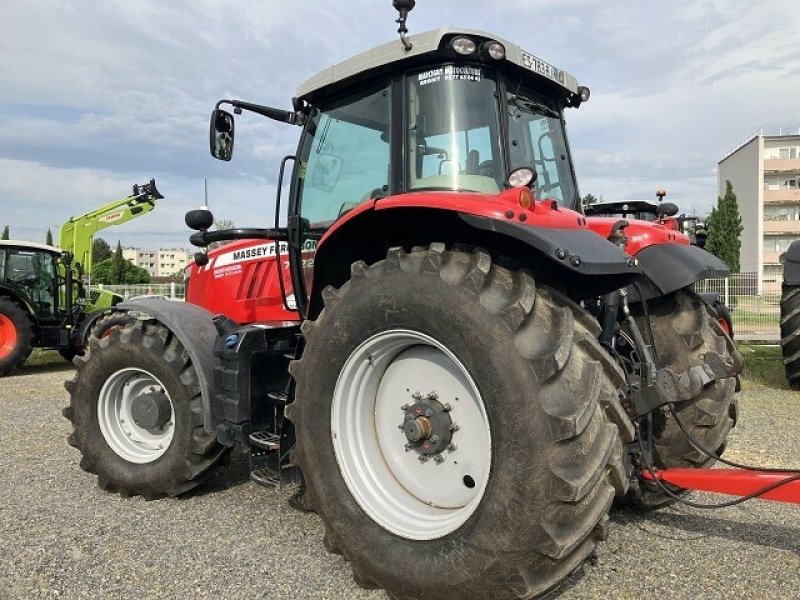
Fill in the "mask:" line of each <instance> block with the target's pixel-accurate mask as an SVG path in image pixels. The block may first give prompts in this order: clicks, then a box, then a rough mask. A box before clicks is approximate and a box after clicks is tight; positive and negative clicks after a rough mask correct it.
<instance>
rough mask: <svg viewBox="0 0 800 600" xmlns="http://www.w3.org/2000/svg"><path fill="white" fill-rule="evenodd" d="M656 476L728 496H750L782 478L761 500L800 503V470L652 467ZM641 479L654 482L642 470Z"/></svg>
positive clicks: (647, 472) (687, 488)
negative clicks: (654, 468)
mask: <svg viewBox="0 0 800 600" xmlns="http://www.w3.org/2000/svg"><path fill="white" fill-rule="evenodd" d="M654 473H655V475H656V477H657V478H658V479H659V481H662V482H663V483H668V484H670V485H674V486H676V487H679V488H682V489H684V490H698V491H703V492H716V493H717V494H727V495H729V496H749V495H750V494H753V493H755V492H758V490H762V489H764V488H766V487H769V486H771V485H775V484H777V483H780V482H782V481H786V483H784V484H782V485H779V486H777V487H775V488H773V489H771V490H769V491H768V492H764V493H763V494H759V495H758V496H757V498H760V499H762V500H774V501H776V502H792V503H794V504H800V471H795V472H775V471H751V470H745V469H661V470H654ZM641 477H642V479H645V480H648V481H653V479H654V478H653V476H652V475H651V474H650V472H649V471H648V470H647V469H645V470H643V471H642V473H641Z"/></svg>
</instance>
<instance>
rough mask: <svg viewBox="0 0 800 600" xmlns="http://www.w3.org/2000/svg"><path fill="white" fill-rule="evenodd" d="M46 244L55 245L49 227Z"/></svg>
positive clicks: (45, 239)
mask: <svg viewBox="0 0 800 600" xmlns="http://www.w3.org/2000/svg"><path fill="white" fill-rule="evenodd" d="M44 243H45V244H47V245H48V246H52V245H53V232H52V231H50V228H49V227H48V228H47V236H46V237H45V238H44Z"/></svg>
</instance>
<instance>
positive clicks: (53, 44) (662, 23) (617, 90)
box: [0, 0, 800, 248]
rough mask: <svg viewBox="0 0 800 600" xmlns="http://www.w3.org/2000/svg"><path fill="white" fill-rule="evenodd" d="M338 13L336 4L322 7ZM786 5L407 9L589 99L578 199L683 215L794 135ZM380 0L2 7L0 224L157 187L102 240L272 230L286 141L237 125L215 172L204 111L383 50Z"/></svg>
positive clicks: (499, 3)
mask: <svg viewBox="0 0 800 600" xmlns="http://www.w3.org/2000/svg"><path fill="white" fill-rule="evenodd" d="M334 7H337V8H334ZM797 14H798V11H797V5H796V0H767V1H764V2H758V3H753V2H749V1H739V0H725V1H723V0H705V1H695V2H691V3H688V2H672V3H654V2H641V1H638V2H633V1H625V0H620V1H617V2H607V1H599V0H558V1H556V0H539V1H532V0H528V1H523V0H495V1H494V2H492V3H488V2H486V1H485V0H484V1H480V2H479V1H472V0H436V1H434V0H419V1H418V2H417V7H416V8H415V10H414V11H413V12H412V13H411V16H410V18H409V28H410V30H411V34H412V36H413V33H414V32H421V31H424V30H428V29H433V28H435V27H439V26H445V25H447V26H464V27H470V28H477V29H485V30H488V31H491V32H495V33H496V34H497V35H499V36H501V37H504V38H506V39H509V40H512V41H515V42H517V43H519V44H520V45H521V46H523V47H524V48H526V49H527V50H529V51H530V52H532V53H533V54H536V55H538V56H540V57H541V58H543V59H545V60H547V61H549V62H551V63H553V64H555V65H557V66H559V67H561V68H564V69H566V70H568V71H570V72H571V73H573V74H574V75H576V76H577V78H578V80H579V81H580V82H581V83H583V84H586V85H588V86H589V87H590V88H591V89H592V98H591V100H590V101H589V102H588V103H587V104H585V105H583V106H582V107H581V108H580V110H578V111H570V112H569V113H568V126H569V133H570V136H571V144H572V151H573V155H574V159H575V163H576V171H577V174H578V180H579V184H580V187H581V192H582V193H584V194H585V193H587V192H591V193H593V194H595V195H602V196H603V197H604V198H605V199H606V200H612V199H625V198H650V197H653V194H654V192H655V190H656V189H657V188H659V187H665V188H667V190H668V191H669V199H670V200H672V201H674V202H676V203H678V204H679V205H680V206H681V208H682V209H683V210H685V211H687V212H692V210H693V209H694V210H696V211H697V212H700V213H702V212H704V211H706V210H707V209H709V208H710V206H711V204H712V202H713V201H714V200H715V197H716V164H717V161H718V160H719V159H720V158H722V156H724V154H725V153H726V152H727V151H728V150H729V149H731V148H732V147H733V146H734V145H736V144H737V143H738V142H740V141H742V140H744V139H745V138H746V137H747V136H748V135H749V134H751V133H752V132H754V131H756V130H758V129H762V128H763V129H764V130H765V131H767V132H769V133H777V131H778V129H779V128H782V129H783V130H784V132H786V131H788V130H791V131H793V132H796V131H797V130H798V128H800V20H798V18H797ZM395 15H396V13H395V12H394V11H393V9H392V7H391V2H390V0H372V1H370V2H368V3H367V2H355V1H353V0H339V1H337V2H336V3H333V2H311V1H306V2H297V1H294V2H291V1H283V0H281V1H277V0H269V1H266V0H261V1H242V2H237V3H232V2H223V1H221V0H195V1H193V2H182V1H171V2H164V1H163V0H161V1H156V2H151V1H149V0H137V1H136V2H124V3H123V2H102V1H98V0H80V1H77V0H76V1H69V0H50V1H49V2H45V1H37V0H27V1H26V2H17V3H6V5H5V6H4V7H3V18H2V20H0V34H1V35H0V82H2V85H1V86H0V225H4V224H8V225H10V226H11V228H12V234H13V237H14V238H22V239H32V240H37V241H42V240H43V239H44V235H45V231H46V230H47V228H48V227H51V228H52V229H53V231H54V234H55V232H56V231H57V229H58V227H59V225H60V224H61V223H62V222H63V221H64V220H66V219H67V218H68V217H69V216H70V215H72V214H78V213H80V212H83V211H85V210H88V209H90V208H93V207H95V206H97V205H99V204H100V203H102V202H106V201H110V200H113V199H116V198H120V197H123V196H124V195H126V194H127V193H128V190H129V189H130V186H131V185H132V184H133V183H143V182H145V181H148V180H149V179H150V178H151V177H154V178H155V179H156V181H157V183H158V187H159V189H160V190H161V192H162V193H163V194H164V195H165V196H166V198H165V199H164V200H162V201H161V205H160V206H159V207H158V208H157V209H156V211H155V212H153V213H151V214H150V215H148V216H146V217H143V218H142V219H139V220H137V221H134V222H132V223H129V224H127V225H124V226H122V227H119V228H115V229H109V230H107V231H106V232H104V234H103V237H105V238H106V239H108V240H109V241H110V242H112V243H114V242H115V241H116V240H117V239H121V240H122V243H123V244H125V245H137V246H141V247H148V248H155V247H159V246H166V245H176V244H177V245H183V246H187V245H188V244H187V242H186V240H187V237H188V232H187V231H186V229H185V226H184V225H183V214H184V213H185V211H186V210H189V209H191V208H195V207H197V206H199V205H200V204H201V203H202V199H203V178H208V185H209V194H210V204H211V208H212V210H213V211H214V213H215V214H216V215H217V216H218V217H219V218H227V219H233V220H234V222H235V223H236V224H237V225H240V226H256V225H261V226H267V225H269V224H270V216H269V215H270V212H271V210H272V207H273V206H274V205H273V198H274V194H275V179H276V173H277V168H278V163H279V160H280V158H281V157H282V156H283V155H285V154H291V153H293V152H294V149H295V144H296V140H297V135H298V129H297V128H295V127H293V126H288V125H280V124H278V123H271V122H267V121H265V120H263V119H258V118H255V117H250V118H246V119H241V123H240V124H239V126H238V127H237V141H236V156H235V157H234V160H233V161H232V162H231V163H227V164H225V163H220V162H218V161H215V160H213V159H212V158H211V157H210V156H209V154H208V149H207V147H208V146H207V135H208V134H207V132H208V129H207V127H208V125H207V122H208V113H209V111H210V109H211V108H212V107H213V105H214V103H215V102H216V100H218V99H219V98H222V97H237V98H240V99H246V100H251V101H254V102H259V103H263V104H270V105H273V106H278V107H285V108H289V107H290V99H291V97H292V96H293V95H294V91H295V88H296V86H297V84H299V83H300V82H302V81H303V80H305V79H306V78H308V77H309V76H311V75H313V74H314V73H316V72H317V71H319V70H321V69H323V68H324V67H326V66H327V65H329V64H331V63H332V62H337V61H339V60H343V59H345V58H347V57H349V56H351V55H353V54H356V53H359V52H361V51H364V50H366V49H368V48H370V47H372V46H374V45H377V44H380V43H383V42H386V41H389V40H391V39H393V38H395V36H396V34H395V29H396V25H395V24H394V23H393V20H394V18H395Z"/></svg>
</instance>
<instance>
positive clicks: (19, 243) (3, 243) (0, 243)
mask: <svg viewBox="0 0 800 600" xmlns="http://www.w3.org/2000/svg"><path fill="white" fill-rule="evenodd" d="M11 246H13V247H14V248H28V249H31V250H45V251H47V252H52V253H53V254H61V248H56V247H55V246H48V245H47V244H38V243H36V242H28V241H25V240H0V247H11Z"/></svg>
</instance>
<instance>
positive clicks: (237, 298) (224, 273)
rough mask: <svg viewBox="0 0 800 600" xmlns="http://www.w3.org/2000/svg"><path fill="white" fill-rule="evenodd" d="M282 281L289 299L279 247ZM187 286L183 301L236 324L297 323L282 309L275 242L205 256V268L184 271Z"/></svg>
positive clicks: (233, 246) (284, 255)
mask: <svg viewBox="0 0 800 600" xmlns="http://www.w3.org/2000/svg"><path fill="white" fill-rule="evenodd" d="M277 250H279V251H280V256H281V261H282V262H283V265H282V269H281V270H282V271H283V280H284V285H285V289H286V294H287V296H288V297H290V298H293V297H292V296H291V294H292V282H291V278H290V277H289V268H288V259H289V251H288V248H287V247H286V243H285V242H282V243H281V245H280V247H279V248H277ZM187 274H188V277H189V285H188V289H187V291H186V301H187V302H191V303H192V304H196V305H198V306H202V307H203V308H205V309H206V310H208V311H209V312H212V313H215V314H225V315H226V316H228V317H230V318H231V319H233V320H234V321H236V322H237V323H275V322H283V321H298V320H299V316H298V313H297V312H296V311H293V310H286V308H285V307H284V305H283V298H282V295H281V288H280V282H279V281H278V277H279V270H278V261H277V257H276V242H274V241H272V240H239V241H236V242H231V243H230V244H226V245H225V246H222V247H220V248H216V249H214V250H212V251H211V252H209V253H208V264H206V265H205V266H202V267H198V266H197V265H196V264H195V263H192V264H190V265H189V266H188V267H187Z"/></svg>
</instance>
